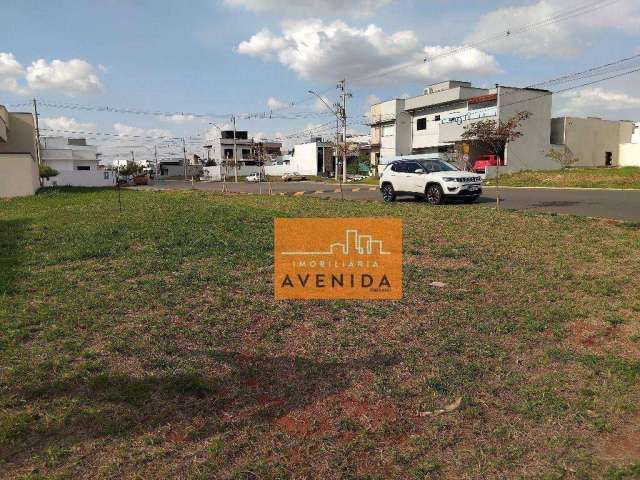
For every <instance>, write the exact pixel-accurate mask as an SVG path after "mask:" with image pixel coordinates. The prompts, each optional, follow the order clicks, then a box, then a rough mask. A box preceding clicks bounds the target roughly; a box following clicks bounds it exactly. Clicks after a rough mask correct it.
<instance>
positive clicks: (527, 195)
mask: <svg viewBox="0 0 640 480" xmlns="http://www.w3.org/2000/svg"><path fill="white" fill-rule="evenodd" d="M271 187H272V191H273V193H274V194H276V195H277V194H284V195H300V196H301V195H312V196H317V197H323V198H333V199H339V198H340V192H339V185H333V184H325V183H320V182H287V183H283V182H278V183H272V184H271ZM138 188H161V189H166V188H168V189H189V188H196V189H198V190H206V191H212V192H220V191H222V184H221V183H219V182H212V183H200V182H195V183H194V185H193V187H192V185H191V182H184V181H180V180H176V181H169V180H168V181H158V182H155V183H154V185H151V186H149V187H138ZM260 188H262V193H263V194H266V193H267V191H268V187H267V184H262V185H261V186H259V185H258V184H251V183H246V182H244V183H237V184H236V183H227V184H226V189H227V191H228V192H230V193H250V194H258V193H259V189H260ZM343 193H344V198H345V199H349V200H369V201H371V200H374V201H382V197H381V195H380V192H379V191H378V188H377V187H375V186H372V185H353V184H349V185H344V186H343ZM500 199H501V205H502V206H503V207H504V208H513V209H518V210H540V211H548V212H556V213H566V214H572V215H581V216H587V217H602V218H613V219H617V220H627V221H640V190H604V189H603V190H599V189H560V188H558V189H555V188H505V187H502V188H501V189H500ZM399 201H407V202H412V201H414V200H413V199H411V198H407V199H406V200H405V199H400V200H399ZM495 201H496V189H495V188H493V187H484V193H483V195H482V196H481V197H480V199H479V200H478V203H479V204H480V205H484V206H494V205H495Z"/></svg>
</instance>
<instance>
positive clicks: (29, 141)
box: [0, 105, 40, 198]
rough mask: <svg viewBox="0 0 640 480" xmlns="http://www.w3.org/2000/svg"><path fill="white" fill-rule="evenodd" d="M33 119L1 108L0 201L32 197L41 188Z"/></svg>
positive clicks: (23, 113)
mask: <svg viewBox="0 0 640 480" xmlns="http://www.w3.org/2000/svg"><path fill="white" fill-rule="evenodd" d="M35 140H36V135H35V126H34V121H33V115H32V114H31V113H26V112H8V111H7V109H6V108H5V107H4V106H2V105H0V198H9V197H20V196H27V195H33V194H34V193H35V192H36V190H38V188H40V178H39V169H38V155H37V148H36V141H35Z"/></svg>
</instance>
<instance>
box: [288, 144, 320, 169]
mask: <svg viewBox="0 0 640 480" xmlns="http://www.w3.org/2000/svg"><path fill="white" fill-rule="evenodd" d="M294 149H295V151H294V154H293V158H292V160H291V171H292V172H297V173H299V174H300V175H317V174H318V144H317V143H316V142H313V143H303V144H301V145H296V146H295V147H294Z"/></svg>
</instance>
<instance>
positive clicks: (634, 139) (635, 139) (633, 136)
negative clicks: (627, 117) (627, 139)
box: [631, 122, 640, 143]
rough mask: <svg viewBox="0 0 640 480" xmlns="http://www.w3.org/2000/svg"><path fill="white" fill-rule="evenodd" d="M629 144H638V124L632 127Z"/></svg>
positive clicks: (639, 137)
mask: <svg viewBox="0 0 640 480" xmlns="http://www.w3.org/2000/svg"><path fill="white" fill-rule="evenodd" d="M631 143H640V122H638V123H636V124H635V125H634V127H633V133H632V134H631Z"/></svg>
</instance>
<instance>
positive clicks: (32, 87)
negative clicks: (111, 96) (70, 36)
mask: <svg viewBox="0 0 640 480" xmlns="http://www.w3.org/2000/svg"><path fill="white" fill-rule="evenodd" d="M0 90H3V91H7V92H11V93H15V94H17V95H29V94H31V93H33V92H34V91H36V90H51V91H56V92H60V93H63V94H65V95H68V96H77V95H90V94H97V93H102V90H103V87H102V83H101V82H100V78H99V77H98V75H97V74H96V71H95V68H94V67H93V65H91V64H90V63H87V62H85V61H84V60H80V59H77V58H74V59H71V60H68V61H63V60H53V61H52V62H51V63H48V62H47V61H46V60H44V59H42V58H41V59H39V60H36V61H35V62H32V63H31V65H30V66H29V67H27V68H26V69H25V68H24V67H23V66H22V64H21V63H20V62H18V60H16V58H15V56H14V55H13V54H12V53H6V52H0Z"/></svg>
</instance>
